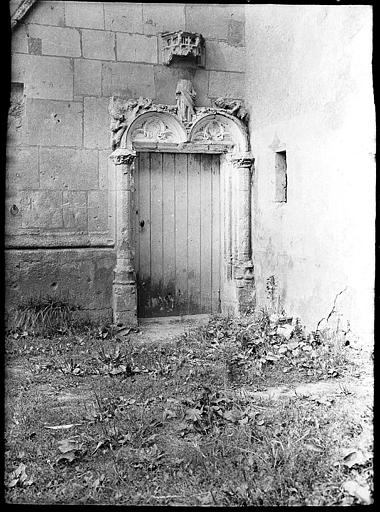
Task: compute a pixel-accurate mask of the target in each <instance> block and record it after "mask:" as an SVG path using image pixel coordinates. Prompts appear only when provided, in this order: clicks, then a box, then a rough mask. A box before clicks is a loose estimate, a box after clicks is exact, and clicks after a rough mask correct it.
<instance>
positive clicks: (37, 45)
mask: <svg viewBox="0 0 380 512" xmlns="http://www.w3.org/2000/svg"><path fill="white" fill-rule="evenodd" d="M28 53H30V55H42V39H40V38H39V37H28Z"/></svg>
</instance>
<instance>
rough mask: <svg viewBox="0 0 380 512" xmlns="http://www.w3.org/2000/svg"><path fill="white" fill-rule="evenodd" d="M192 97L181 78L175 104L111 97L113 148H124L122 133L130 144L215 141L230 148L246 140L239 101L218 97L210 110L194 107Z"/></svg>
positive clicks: (187, 82)
mask: <svg viewBox="0 0 380 512" xmlns="http://www.w3.org/2000/svg"><path fill="white" fill-rule="evenodd" d="M195 96H196V92H195V90H194V88H193V85H192V83H191V81H190V80H185V79H181V80H179V82H178V84H177V88H176V101H177V103H176V105H162V104H155V103H153V101H152V100H151V99H149V98H138V99H129V100H123V99H121V98H111V101H110V106H109V112H110V114H111V144H112V149H113V150H115V149H117V148H119V147H123V146H124V147H125V143H122V139H123V136H124V134H126V135H128V140H129V141H130V142H131V143H133V142H144V141H146V142H154V141H155V142H176V143H186V142H192V143H216V142H218V143H224V144H228V145H230V144H232V143H235V144H236V141H237V140H239V139H244V138H245V137H246V128H245V126H244V124H246V123H247V121H248V113H247V111H246V109H245V108H244V107H243V106H242V103H241V102H240V101H238V100H230V99H225V98H218V99H217V100H215V102H214V105H215V106H213V107H195V106H194V99H195ZM162 114H165V115H162ZM211 115H212V117H211ZM210 117H211V119H210ZM239 123H241V124H239ZM126 132H127V133H126ZM244 145H246V144H245V143H244V144H243V146H244ZM237 150H240V151H241V150H247V149H244V148H242V147H241V148H237Z"/></svg>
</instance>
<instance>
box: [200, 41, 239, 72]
mask: <svg viewBox="0 0 380 512" xmlns="http://www.w3.org/2000/svg"><path fill="white" fill-rule="evenodd" d="M206 69H213V70H220V71H238V72H244V70H245V48H244V47H242V46H231V45H229V44H227V43H224V42H222V41H207V42H206Z"/></svg>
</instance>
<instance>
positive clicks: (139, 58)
mask: <svg viewBox="0 0 380 512" xmlns="http://www.w3.org/2000/svg"><path fill="white" fill-rule="evenodd" d="M116 54H117V60H118V61H123V60H127V61H131V62H149V63H151V64H155V63H156V62H157V38H156V37H152V36H151V37H148V36H143V35H141V34H123V33H118V34H117V35H116Z"/></svg>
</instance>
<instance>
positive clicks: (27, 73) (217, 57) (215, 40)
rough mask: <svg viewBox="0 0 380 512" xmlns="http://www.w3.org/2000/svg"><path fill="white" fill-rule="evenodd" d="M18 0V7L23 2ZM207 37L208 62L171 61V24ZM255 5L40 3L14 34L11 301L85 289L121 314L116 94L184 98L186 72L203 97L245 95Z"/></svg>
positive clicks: (82, 294) (95, 308) (92, 305)
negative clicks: (166, 60)
mask: <svg viewBox="0 0 380 512" xmlns="http://www.w3.org/2000/svg"><path fill="white" fill-rule="evenodd" d="M16 4H17V2H15V1H12V2H11V4H10V5H11V14H12V8H13V9H14V8H15V5H16ZM179 29H184V30H189V31H194V32H199V33H202V35H203V36H204V38H205V40H206V65H205V68H204V69H200V68H196V67H195V66H194V67H193V68H190V69H189V68H188V67H186V68H185V67H183V66H181V65H180V64H178V65H173V66H170V67H167V66H165V65H163V63H162V58H161V52H160V44H161V38H160V36H159V34H160V32H162V31H170V30H179ZM244 71H245V14H244V6H243V5H234V4H231V5H228V4H225V5H222V4H219V5H218V4H217V5H211V4H208V5H201V4H159V5H157V4H145V3H144V4H141V3H126V2H107V3H102V2H93V3H88V2H62V1H61V2H50V1H38V2H37V3H36V4H35V5H34V6H33V7H32V9H31V11H30V12H29V13H28V14H27V15H26V16H25V18H24V19H23V21H22V22H20V23H19V24H18V25H17V26H16V28H15V29H14V32H13V39H12V90H11V108H10V115H9V132H8V144H7V171H6V172H7V192H6V223H5V229H6V233H5V244H6V254H5V259H6V272H7V308H10V307H11V306H12V305H16V304H17V302H18V301H19V300H20V298H27V297H29V296H36V295H41V296H43V295H47V294H49V295H57V296H67V295H74V296H75V298H76V301H77V302H78V303H79V304H80V305H81V306H82V307H84V308H85V309H86V310H88V311H89V312H90V313H92V314H93V315H96V316H99V315H105V316H108V317H110V315H111V296H112V279H113V269H114V265H115V253H114V242H115V176H114V167H113V165H112V163H111V162H110V160H109V158H108V157H109V155H110V153H111V146H110V131H109V125H110V116H109V113H108V104H109V98H110V97H111V96H113V95H116V96H122V97H125V98H130V97H131V98H132V97H139V96H145V97H149V98H152V99H153V100H154V101H155V102H156V103H168V104H174V103H175V88H176V84H177V81H178V79H179V78H188V79H191V80H192V81H193V85H194V88H195V90H196V92H197V97H196V100H195V104H196V105H197V106H209V105H211V102H212V100H213V99H215V98H217V97H219V96H224V97H229V98H233V99H243V98H244V94H245V90H244V78H245V74H244Z"/></svg>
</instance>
